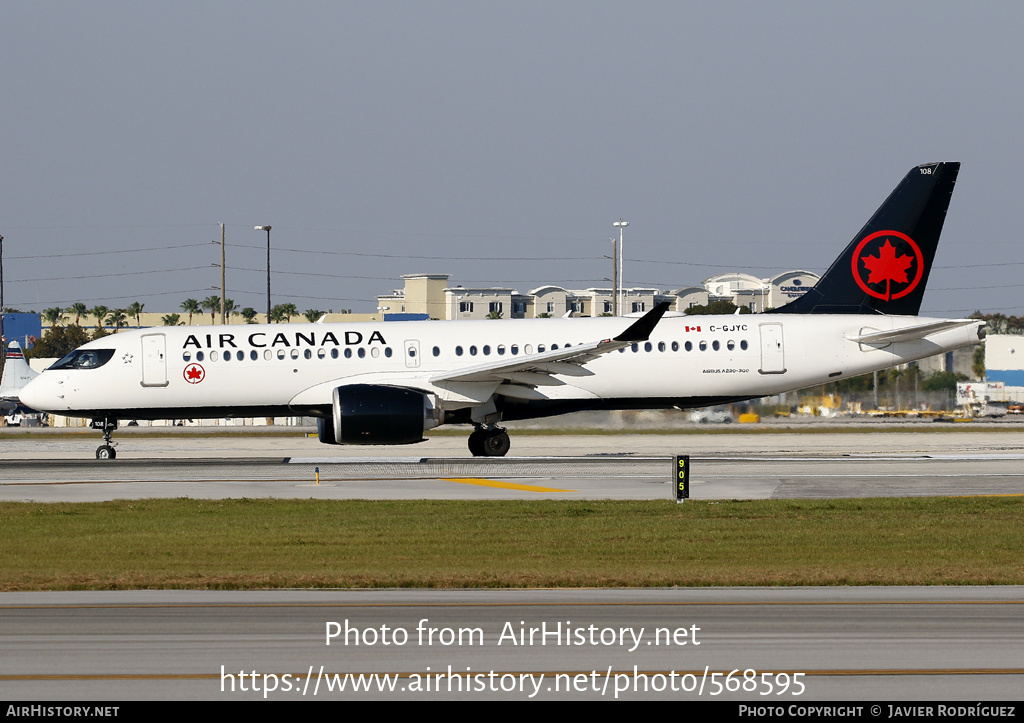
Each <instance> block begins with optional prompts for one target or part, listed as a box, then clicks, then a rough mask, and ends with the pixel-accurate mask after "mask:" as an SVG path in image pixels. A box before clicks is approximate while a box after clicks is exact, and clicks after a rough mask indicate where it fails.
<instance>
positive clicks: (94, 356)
mask: <svg viewBox="0 0 1024 723" xmlns="http://www.w3.org/2000/svg"><path fill="white" fill-rule="evenodd" d="M112 356H114V350H113V349H76V350H75V351H73V352H71V353H70V354H68V355H67V356H66V357H64V358H63V359H61V360H60V361H59V362H57V363H56V364H54V365H53V366H52V367H50V369H96V368H97V367H101V366H103V365H104V364H106V363H107V362H108V361H110V358H111V357H112Z"/></svg>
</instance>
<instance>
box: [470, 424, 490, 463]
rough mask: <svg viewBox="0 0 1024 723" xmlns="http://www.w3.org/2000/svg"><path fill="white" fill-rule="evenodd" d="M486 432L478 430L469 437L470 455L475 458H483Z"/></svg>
mask: <svg viewBox="0 0 1024 723" xmlns="http://www.w3.org/2000/svg"><path fill="white" fill-rule="evenodd" d="M484 434H485V433H484V430H482V429H478V430H476V431H474V432H473V433H472V434H470V435H469V453H470V454H472V455H473V456H474V457H483V456H484V455H485V454H487V453H486V452H484Z"/></svg>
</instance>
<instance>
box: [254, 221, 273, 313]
mask: <svg viewBox="0 0 1024 723" xmlns="http://www.w3.org/2000/svg"><path fill="white" fill-rule="evenodd" d="M252 228H253V230H254V231H266V232H267V323H268V324H269V323H270V226H253V227H252Z"/></svg>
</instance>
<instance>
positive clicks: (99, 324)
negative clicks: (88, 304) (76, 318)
mask: <svg viewBox="0 0 1024 723" xmlns="http://www.w3.org/2000/svg"><path fill="white" fill-rule="evenodd" d="M108 311H110V309H108V308H107V307H105V306H94V307H92V308H91V309H89V313H90V314H92V315H93V316H95V317H96V328H97V329H102V328H103V320H104V319H106V318H107V312H108Z"/></svg>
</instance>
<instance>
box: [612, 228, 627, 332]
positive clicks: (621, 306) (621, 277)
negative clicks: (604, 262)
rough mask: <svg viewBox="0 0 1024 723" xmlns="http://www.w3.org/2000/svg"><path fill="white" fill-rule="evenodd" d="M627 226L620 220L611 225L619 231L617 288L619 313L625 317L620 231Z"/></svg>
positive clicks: (624, 286) (624, 283) (624, 285)
mask: <svg viewBox="0 0 1024 723" xmlns="http://www.w3.org/2000/svg"><path fill="white" fill-rule="evenodd" d="M628 225H629V221H623V220H622V219H621V218H620V219H619V220H618V221H616V222H615V223H613V224H612V226H616V227H618V229H619V288H620V289H621V290H622V301H621V302H620V303H619V313H620V314H622V315H623V316H625V314H626V279H625V277H624V276H623V273H622V261H623V259H624V258H625V257H626V254H625V253H624V250H623V248H622V229H624V228H626V226H628Z"/></svg>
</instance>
